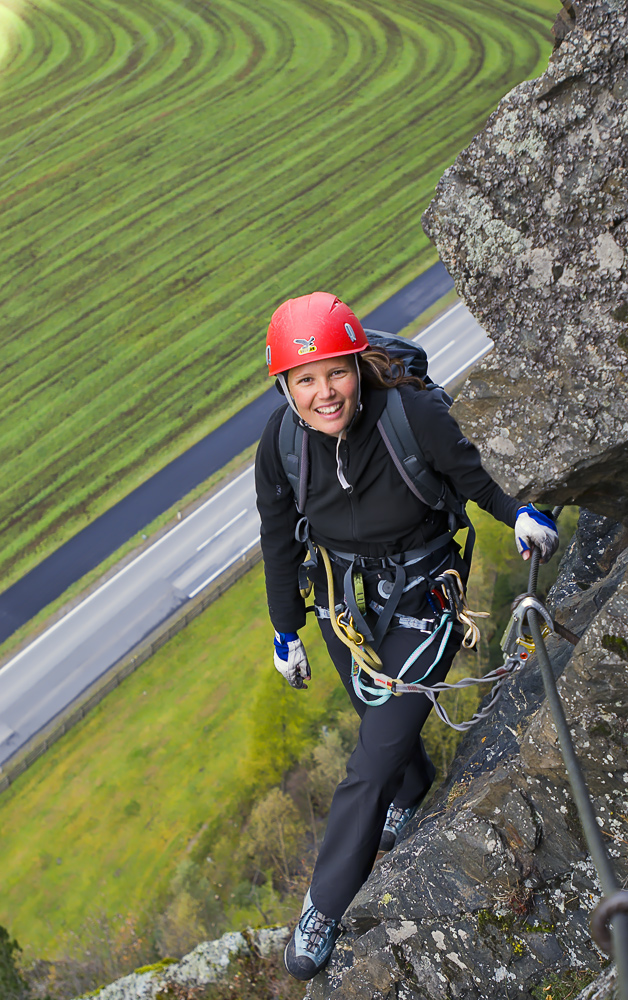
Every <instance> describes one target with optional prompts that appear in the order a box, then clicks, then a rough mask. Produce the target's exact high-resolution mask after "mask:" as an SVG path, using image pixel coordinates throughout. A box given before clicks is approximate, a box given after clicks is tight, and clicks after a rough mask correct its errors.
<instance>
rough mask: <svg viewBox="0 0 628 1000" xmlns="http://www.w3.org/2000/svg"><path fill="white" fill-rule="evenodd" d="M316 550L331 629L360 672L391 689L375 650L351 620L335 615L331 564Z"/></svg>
mask: <svg viewBox="0 0 628 1000" xmlns="http://www.w3.org/2000/svg"><path fill="white" fill-rule="evenodd" d="M318 550H319V552H320V554H321V556H322V557H323V563H324V564H325V572H326V573H327V602H328V604H329V620H330V621H331V627H332V628H333V630H334V632H335V634H336V635H337V637H338V638H339V639H340V641H341V642H343V643H344V644H345V646H348V648H349V649H350V650H351V655H352V656H353V659H354V660H355V662H356V664H357V665H358V667H359V668H360V670H364V671H365V672H366V673H367V674H368V675H369V676H370V677H372V678H373V680H375V681H379V685H380V687H385V688H391V687H392V684H393V681H392V679H391V678H390V677H387V676H386V674H382V673H380V672H379V670H378V669H377V668H378V667H383V663H382V661H381V660H380V658H379V656H378V655H377V653H376V652H375V650H374V649H373V648H372V647H371V646H369V644H368V643H367V642H365V641H364V636H362V635H360V633H359V632H358V631H356V629H355V628H353V624H352V621H351V620H350V621H349V622H345V621H343V620H342V615H336V611H335V608H336V598H335V596H334V577H333V573H332V568H331V562H330V559H329V556H328V554H327V550H326V549H324V548H323V546H322V545H319V547H318Z"/></svg>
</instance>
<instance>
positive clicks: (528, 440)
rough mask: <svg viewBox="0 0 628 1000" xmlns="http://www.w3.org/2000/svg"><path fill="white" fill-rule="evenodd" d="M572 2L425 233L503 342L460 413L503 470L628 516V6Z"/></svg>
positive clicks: (540, 494)
mask: <svg viewBox="0 0 628 1000" xmlns="http://www.w3.org/2000/svg"><path fill="white" fill-rule="evenodd" d="M573 6H574V7H575V8H577V18H576V22H575V25H574V26H573V27H572V29H571V31H570V32H569V33H568V34H567V35H566V37H565V38H564V40H563V41H562V44H561V45H560V46H559V47H558V49H557V50H556V51H555V53H554V55H553V56H552V59H551V61H550V64H549V66H548V68H547V71H546V73H545V74H544V75H543V76H542V77H541V78H540V79H538V80H534V81H528V82H526V83H523V84H521V85H520V86H518V87H516V88H515V89H514V90H513V91H511V92H510V93H509V94H508V95H507V96H506V97H505V98H504V99H503V100H502V101H501V102H500V104H499V107H498V108H497V110H496V111H495V112H494V114H493V115H492V116H491V118H490V119H489V121H488V123H487V126H486V128H485V129H484V131H483V132H482V133H481V134H479V135H478V136H476V138H475V139H474V140H473V141H472V143H471V144H470V146H469V147H468V148H467V149H465V150H464V151H463V152H462V153H461V154H460V156H459V157H458V158H457V160H456V162H455V163H454V164H453V166H452V167H450V168H449V169H448V170H447V171H446V173H445V174H444V176H443V177H442V179H441V181H440V182H439V184H438V186H437V189H436V197H435V198H434V200H433V201H432V203H431V205H430V206H429V208H428V210H427V211H426V213H425V215H424V216H423V226H424V228H425V230H426V232H427V233H428V235H429V236H430V238H431V239H432V240H433V241H434V243H435V244H436V246H437V248H438V251H439V254H440V256H441V258H442V260H443V262H444V263H445V265H446V267H447V269H448V270H449V271H450V273H451V274H452V276H453V277H454V280H455V283H456V288H457V290H458V292H459V294H460V295H461V296H462V298H463V299H464V300H465V302H466V303H467V305H468V306H469V308H470V309H471V311H472V312H473V313H474V315H475V316H476V317H477V319H478V321H479V322H480V323H481V324H482V326H483V327H484V328H485V329H486V330H487V332H488V333H489V334H490V336H491V337H492V338H493V339H494V341H495V348H494V350H493V351H492V352H491V353H490V354H489V355H487V357H486V358H485V359H484V360H483V362H482V363H481V364H480V365H478V367H477V368H476V369H475V371H474V372H472V374H471V376H470V378H469V379H468V381H467V383H466V386H465V387H464V388H463V390H462V392H461V394H460V396H459V398H458V400H457V401H456V404H455V410H454V412H455V414H456V416H457V418H458V419H459V421H460V423H461V424H462V425H463V426H464V428H465V433H467V434H468V435H469V436H471V437H472V438H473V439H474V440H475V442H476V443H477V444H478V446H479V447H480V450H481V451H482V454H483V457H484V460H485V463H486V464H487V466H488V467H489V468H490V470H491V472H492V473H493V475H494V476H495V477H496V478H497V479H498V481H499V482H501V483H502V485H503V486H504V487H505V488H506V489H507V490H509V491H510V492H511V493H513V494H515V495H518V496H522V497H525V498H526V499H530V498H541V499H543V500H545V501H547V502H552V503H563V502H567V503H578V504H581V505H583V506H586V507H588V508H590V509H592V510H596V511H598V512H600V513H603V514H605V515H607V516H609V517H613V518H616V519H620V520H621V519H623V520H626V519H628V406H627V404H626V389H627V376H628V352H627V351H626V348H625V347H624V346H622V345H624V344H625V343H628V338H627V337H626V327H625V324H626V319H625V318H622V317H624V314H625V313H626V310H627V309H628V280H627V266H628V256H627V254H628V143H627V142H626V135H627V132H628V7H627V5H626V3H625V2H624V3H622V2H614V3H611V2H608V0H592V2H589V3H578V4H577V5H573ZM505 431H507V432H508V437H506V438H505V437H504V433H505Z"/></svg>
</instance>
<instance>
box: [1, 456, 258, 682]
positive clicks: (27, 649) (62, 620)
mask: <svg viewBox="0 0 628 1000" xmlns="http://www.w3.org/2000/svg"><path fill="white" fill-rule="evenodd" d="M252 469H253V466H252V465H250V466H249V467H248V468H247V469H245V470H244V472H241V473H240V475H239V476H236V478H235V479H232V480H231V482H230V483H227V485H226V486H223V488H222V489H221V490H219V491H218V493H214V495H213V496H211V497H210V498H209V500H206V501H205V503H204V504H201V506H200V507H197V509H196V510H194V511H192V513H191V514H189V515H188V516H187V517H186V518H185V519H184V520H182V521H179V523H178V524H175V525H174V527H173V528H171V529H170V531H167V532H166V534H165V535H162V536H161V538H158V539H157V541H156V542H153V544H152V545H149V547H148V548H147V549H144V551H143V552H140V554H139V555H138V556H136V557H135V559H133V560H132V561H131V562H130V563H128V565H126V566H124V567H123V569H121V570H119V571H118V572H117V573H116V574H115V576H112V577H111V579H109V580H107V581H106V583H103V584H102V586H100V587H98V589H97V590H95V591H94V592H93V593H92V594H90V595H89V596H88V597H86V598H85V599H84V600H83V601H81V603H80V604H77V605H76V607H75V608H72V610H71V611H68V613H67V615H64V616H63V618H60V619H59V621H57V622H55V623H54V625H51V626H50V628H48V629H46V631H45V632H42V633H41V635H38V636H37V638H36V639H33V641H32V642H31V643H29V644H28V646H25V647H24V649H22V650H20V652H19V653H17V654H16V655H15V656H14V657H13V659H12V660H9V662H8V663H5V665H4V666H3V667H0V674H3V673H4V672H5V670H8V669H9V668H10V667H13V666H15V664H16V663H18V662H19V661H20V660H21V659H22V657H23V656H25V655H26V654H27V653H30V651H31V650H33V649H35V647H36V646H38V645H39V644H40V642H43V641H44V639H47V638H48V636H50V635H52V633H53V632H56V630H57V629H58V628H60V627H61V625H64V624H65V622H67V621H68V619H69V618H72V617H73V615H75V614H76V613H77V611H80V610H81V608H84V607H85V605H86V604H89V603H90V601H92V600H93V599H94V598H95V597H97V596H99V595H100V594H102V592H103V590H106V589H107V587H109V586H111V584H112V583H114V582H115V581H116V580H119V579H120V577H121V576H123V575H124V574H125V573H127V572H128V570H130V569H131V567H132V566H135V564H136V563H138V562H139V561H140V559H143V558H144V556H147V555H148V554H149V553H150V552H153V551H154V550H155V549H156V548H157V546H158V545H161V543H162V542H165V540H166V539H167V538H170V536H171V535H173V534H174V532H175V531H178V530H179V528H182V527H183V525H184V524H189V522H190V521H191V519H192V518H193V517H196V515H197V514H200V512H201V511H203V510H205V508H206V507H208V506H209V505H210V504H211V503H213V502H214V500H217V499H218V497H220V496H222V494H223V493H226V491H227V490H229V489H231V487H232V486H235V484H236V483H238V482H239V481H240V480H241V479H243V478H244V476H247V475H248V474H249V473H250V472H251V471H252Z"/></svg>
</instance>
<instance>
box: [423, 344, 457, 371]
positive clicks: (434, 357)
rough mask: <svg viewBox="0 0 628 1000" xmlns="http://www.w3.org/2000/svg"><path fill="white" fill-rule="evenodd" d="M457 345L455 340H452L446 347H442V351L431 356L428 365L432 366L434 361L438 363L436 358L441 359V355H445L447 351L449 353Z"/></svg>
mask: <svg viewBox="0 0 628 1000" xmlns="http://www.w3.org/2000/svg"><path fill="white" fill-rule="evenodd" d="M455 343H456V341H455V340H450V341H449V343H448V344H445V346H444V347H441V349H440V351H437V352H436V354H430V355H429V357H428V359H427V363H428V365H431V364H432V363H433V362H434V361H436V358H440V356H441V354H444V353H445V351H448V350H449V348H450V347H453V345H454V344H455Z"/></svg>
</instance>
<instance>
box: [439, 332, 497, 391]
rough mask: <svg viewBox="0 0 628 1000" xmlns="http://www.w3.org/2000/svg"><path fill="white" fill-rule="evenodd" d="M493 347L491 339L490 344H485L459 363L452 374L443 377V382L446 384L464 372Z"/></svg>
mask: <svg viewBox="0 0 628 1000" xmlns="http://www.w3.org/2000/svg"><path fill="white" fill-rule="evenodd" d="M493 347H494V344H493V341H492V340H491V342H490V344H485V345H484V347H483V348H482V350H481V351H478V353H477V354H474V355H473V357H472V358H469V360H468V361H465V363H464V364H463V365H461V366H460V368H458V369H457V370H456V371H455V372H454V373H453V375H448V376H447V378H446V379H445V384H447V383H448V382H453V380H454V379H455V378H456V376H457V375H460V374H461V373H462V372H466V370H467V368H470V367H471V365H473V364H475V362H476V361H477V360H478V359H479V358H482V357H484V355H485V354H488V352H489V351H492V350H493Z"/></svg>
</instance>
